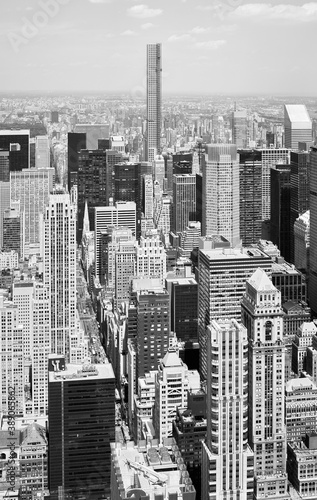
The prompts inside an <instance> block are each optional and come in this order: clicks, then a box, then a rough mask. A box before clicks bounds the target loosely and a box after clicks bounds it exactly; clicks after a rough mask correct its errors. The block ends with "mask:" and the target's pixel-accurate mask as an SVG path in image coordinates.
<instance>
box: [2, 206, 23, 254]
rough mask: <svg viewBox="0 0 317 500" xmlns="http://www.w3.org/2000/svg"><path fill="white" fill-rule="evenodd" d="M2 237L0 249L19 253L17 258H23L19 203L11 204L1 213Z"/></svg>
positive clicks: (21, 215) (21, 213) (21, 220)
mask: <svg viewBox="0 0 317 500" xmlns="http://www.w3.org/2000/svg"><path fill="white" fill-rule="evenodd" d="M2 228H3V233H2V234H3V239H2V250H3V251H4V252H11V250H13V251H15V252H17V253H18V254H19V258H22V259H23V258H24V241H25V237H24V228H25V224H24V212H22V211H21V210H20V204H19V203H16V204H11V208H7V209H6V210H5V211H4V213H3V225H2Z"/></svg>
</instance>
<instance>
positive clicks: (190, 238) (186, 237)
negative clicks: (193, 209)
mask: <svg viewBox="0 0 317 500" xmlns="http://www.w3.org/2000/svg"><path fill="white" fill-rule="evenodd" d="M200 236H201V224H200V222H194V221H192V222H189V223H188V226H187V227H186V229H185V230H184V231H182V232H181V233H180V236H179V247H180V253H181V255H182V256H183V257H190V254H191V252H192V251H193V250H194V248H198V245H199V243H198V238H200Z"/></svg>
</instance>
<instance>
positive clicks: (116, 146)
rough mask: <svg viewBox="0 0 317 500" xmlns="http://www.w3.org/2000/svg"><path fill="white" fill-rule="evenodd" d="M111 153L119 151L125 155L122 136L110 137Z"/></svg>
mask: <svg viewBox="0 0 317 500" xmlns="http://www.w3.org/2000/svg"><path fill="white" fill-rule="evenodd" d="M109 149H112V150H113V151H119V152H120V153H125V142H124V137H123V136H122V135H112V136H111V137H110V148H109Z"/></svg>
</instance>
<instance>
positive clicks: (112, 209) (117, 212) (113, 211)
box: [95, 201, 136, 276]
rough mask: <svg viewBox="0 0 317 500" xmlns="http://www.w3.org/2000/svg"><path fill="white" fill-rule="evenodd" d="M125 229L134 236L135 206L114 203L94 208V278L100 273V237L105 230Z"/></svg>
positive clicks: (129, 203) (128, 203)
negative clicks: (111, 228) (111, 227)
mask: <svg viewBox="0 0 317 500" xmlns="http://www.w3.org/2000/svg"><path fill="white" fill-rule="evenodd" d="M110 226H113V227H117V228H118V227H123V226H124V227H127V228H129V229H131V231H132V234H133V235H134V236H135V234H136V204H135V203H134V202H132V201H129V202H119V201H118V202H116V203H115V205H109V206H104V207H96V208H95V272H96V276H99V273H100V258H101V256H100V248H101V247H100V245H101V235H102V233H105V232H106V231H107V228H108V227H110Z"/></svg>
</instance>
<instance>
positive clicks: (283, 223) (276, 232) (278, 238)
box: [270, 165, 292, 262]
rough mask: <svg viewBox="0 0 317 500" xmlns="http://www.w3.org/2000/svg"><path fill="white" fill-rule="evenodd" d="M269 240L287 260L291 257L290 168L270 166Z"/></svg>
mask: <svg viewBox="0 0 317 500" xmlns="http://www.w3.org/2000/svg"><path fill="white" fill-rule="evenodd" d="M270 231H271V233H270V234H271V240H272V242H273V243H274V244H275V245H277V246H278V248H279V250H280V252H281V255H282V256H283V257H284V258H285V260H286V261H287V262H289V261H290V257H291V232H292V231H291V169H290V167H289V165H276V168H271V228H270Z"/></svg>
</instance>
